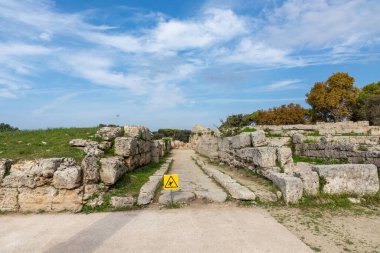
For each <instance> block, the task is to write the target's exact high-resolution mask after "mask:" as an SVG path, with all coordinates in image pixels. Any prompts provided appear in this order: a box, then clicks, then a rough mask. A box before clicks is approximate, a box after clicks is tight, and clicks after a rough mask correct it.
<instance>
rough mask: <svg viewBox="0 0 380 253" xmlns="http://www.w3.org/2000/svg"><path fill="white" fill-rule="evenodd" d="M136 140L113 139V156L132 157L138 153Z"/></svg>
mask: <svg viewBox="0 0 380 253" xmlns="http://www.w3.org/2000/svg"><path fill="white" fill-rule="evenodd" d="M137 142H138V140H137V139H135V138H131V137H117V138H116V139H115V155H119V156H124V157H128V156H134V155H136V154H138V153H139V150H138V146H137Z"/></svg>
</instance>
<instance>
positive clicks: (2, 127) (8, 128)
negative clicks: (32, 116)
mask: <svg viewBox="0 0 380 253" xmlns="http://www.w3.org/2000/svg"><path fill="white" fill-rule="evenodd" d="M17 130H18V128H17V127H12V126H11V125H9V124H5V123H0V132H10V131H17Z"/></svg>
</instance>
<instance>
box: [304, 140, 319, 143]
mask: <svg viewBox="0 0 380 253" xmlns="http://www.w3.org/2000/svg"><path fill="white" fill-rule="evenodd" d="M303 143H307V144H312V143H317V141H316V140H310V139H307V140H304V142H303Z"/></svg>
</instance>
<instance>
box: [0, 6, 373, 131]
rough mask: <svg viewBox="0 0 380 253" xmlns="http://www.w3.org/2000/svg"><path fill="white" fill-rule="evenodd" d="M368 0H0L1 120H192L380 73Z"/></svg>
mask: <svg viewBox="0 0 380 253" xmlns="http://www.w3.org/2000/svg"><path fill="white" fill-rule="evenodd" d="M379 13H380V1H378V0H313V1H309V0H304V1H303V0H285V1H284V0H283V1H280V0H231V1H229V0H211V1H209V0H207V1H200V0H183V1H178V0H177V1H175V0H154V1H151V0H124V1H118V0H108V1H102V0H88V1H85V0H83V1H77V0H60V1H53V0H17V1H16V0H0V122H4V123H8V124H11V125H12V126H16V127H19V128H20V129H38V128H53V127H87V126H97V125H98V124H100V123H103V124H118V125H144V126H147V127H149V128H150V129H151V130H156V129H158V128H179V129H191V128H192V127H193V125H195V124H196V123H200V124H202V125H204V126H207V127H215V126H218V125H219V124H220V119H224V118H226V116H228V115H231V114H238V113H252V112H253V111H256V110H259V109H268V108H271V107H274V106H279V105H282V104H288V103H299V104H301V105H303V106H305V107H307V106H308V105H307V104H306V102H305V94H306V93H307V92H309V91H310V88H311V87H312V86H313V85H314V83H315V82H319V81H325V80H326V79H327V78H328V77H329V76H330V75H332V74H333V73H336V72H348V73H349V74H350V75H351V76H353V77H354V78H355V80H356V81H355V85H356V86H357V87H363V86H364V85H366V84H369V83H372V82H377V81H379V80H380V77H379V74H380V25H379V24H380V15H378V14H379Z"/></svg>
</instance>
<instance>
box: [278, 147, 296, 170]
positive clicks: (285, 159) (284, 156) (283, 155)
mask: <svg viewBox="0 0 380 253" xmlns="http://www.w3.org/2000/svg"><path fill="white" fill-rule="evenodd" d="M277 162H278V164H279V165H280V166H285V165H286V164H289V163H292V162H293V158H292V150H291V148H288V147H281V148H277Z"/></svg>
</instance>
